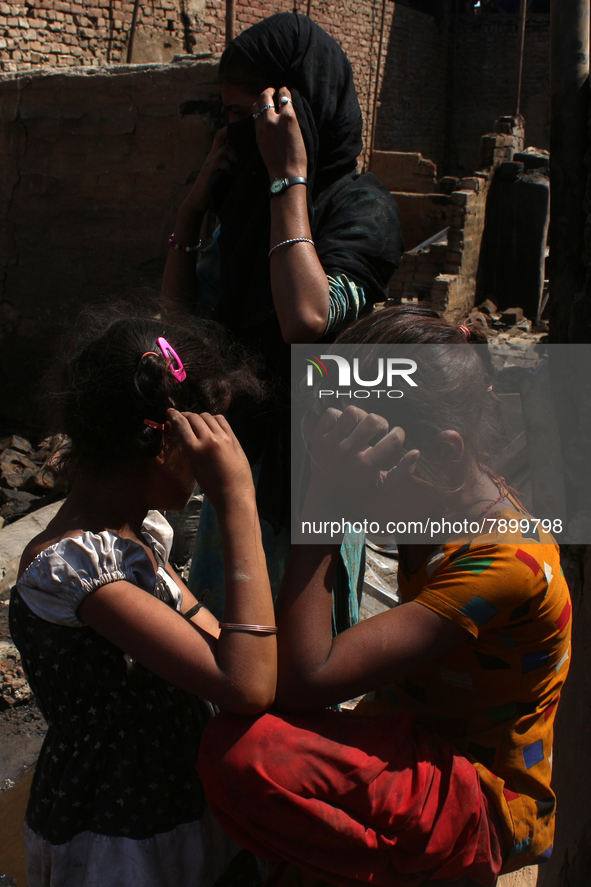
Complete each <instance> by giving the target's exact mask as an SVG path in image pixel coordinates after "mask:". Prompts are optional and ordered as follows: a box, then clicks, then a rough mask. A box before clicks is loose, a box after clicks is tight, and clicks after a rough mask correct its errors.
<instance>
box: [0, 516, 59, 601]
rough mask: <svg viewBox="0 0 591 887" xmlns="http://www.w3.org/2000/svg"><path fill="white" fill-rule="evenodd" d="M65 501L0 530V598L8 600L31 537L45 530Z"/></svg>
mask: <svg viewBox="0 0 591 887" xmlns="http://www.w3.org/2000/svg"><path fill="white" fill-rule="evenodd" d="M62 504H63V502H52V504H51V505H46V506H45V508H40V509H39V510H38V511H34V512H33V513H32V514H27V515H26V516H25V517H23V518H21V519H20V520H17V521H15V523H13V524H10V525H9V526H8V527H3V528H2V529H1V530H0V600H6V598H7V597H8V595H9V594H10V589H11V588H12V586H13V585H14V583H15V581H16V577H17V574H18V567H19V563H20V559H21V555H22V553H23V551H24V550H25V548H26V547H27V545H28V544H29V542H30V541H31V539H33V538H34V537H35V536H37V535H39V533H41V532H43V530H44V529H45V527H46V526H47V524H48V523H49V521H50V520H52V519H53V518H54V517H55V515H56V514H57V512H58V511H59V509H60V508H61V506H62Z"/></svg>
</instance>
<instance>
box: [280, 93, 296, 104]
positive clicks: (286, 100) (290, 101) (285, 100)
mask: <svg viewBox="0 0 591 887" xmlns="http://www.w3.org/2000/svg"><path fill="white" fill-rule="evenodd" d="M288 103H289V104H290V105H293V102H292V100H291V99H288V98H287V96H286V95H284V96H283V97H282V99H281V104H282V105H287V104H288Z"/></svg>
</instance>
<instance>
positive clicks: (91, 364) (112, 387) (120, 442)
mask: <svg viewBox="0 0 591 887" xmlns="http://www.w3.org/2000/svg"><path fill="white" fill-rule="evenodd" d="M159 337H163V338H165V339H166V340H167V341H168V342H169V343H170V345H171V346H172V347H173V348H174V350H175V351H176V352H177V354H178V355H179V357H180V359H181V360H182V363H183V366H184V369H185V371H186V373H187V376H186V379H185V380H184V381H183V382H178V381H177V380H176V379H175V377H174V376H173V374H172V372H171V370H170V363H171V359H170V358H169V357H165V356H164V355H163V354H162V352H161V350H160V347H159V346H158V338H159ZM61 352H62V354H63V357H61V359H60V360H59V362H58V366H57V368H56V370H55V371H54V373H53V374H52V378H51V381H50V384H49V392H48V396H47V399H46V406H47V408H48V410H49V411H50V422H49V424H50V427H51V429H52V430H53V431H54V432H58V433H61V434H65V435H66V436H67V443H66V446H65V447H63V448H62V449H61V452H60V458H59V460H58V461H59V468H60V469H62V470H65V471H67V472H68V473H69V472H71V471H72V470H76V469H79V468H84V469H87V470H90V471H93V472H96V473H102V472H112V471H119V470H124V469H125V468H127V467H129V466H130V465H132V464H133V463H136V462H137V460H138V459H142V458H146V459H150V458H153V457H155V456H157V455H158V453H159V452H160V450H161V448H162V431H160V430H159V429H155V428H151V427H149V426H147V425H145V424H144V420H145V419H150V420H152V421H153V422H156V423H160V424H162V423H164V422H165V421H166V411H167V409H168V408H169V407H174V408H175V409H177V410H180V411H181V412H185V411H190V412H210V413H221V412H225V411H226V410H227V409H228V406H229V405H230V402H231V401H232V400H233V399H234V398H235V397H239V396H250V397H252V398H255V399H257V400H259V399H261V397H262V396H263V393H264V392H263V386H262V384H261V383H260V382H259V381H258V380H257V377H256V375H255V372H254V370H253V368H252V367H253V366H254V367H256V360H254V359H253V358H252V357H251V356H250V355H249V356H248V363H247V357H246V355H245V353H244V352H243V350H242V349H241V347H240V346H238V345H237V344H236V343H234V342H233V341H231V340H230V339H229V338H228V336H227V334H226V333H225V332H224V330H223V329H222V327H220V326H219V325H218V324H216V323H213V322H211V321H207V322H206V321H199V322H197V321H188V322H187V323H186V324H185V325H183V326H174V325H170V324H168V323H165V322H163V321H160V320H154V319H153V318H150V317H142V316H138V315H137V314H135V316H134V314H133V313H132V312H131V311H126V309H125V306H117V307H116V308H111V309H107V310H106V311H97V310H96V309H94V310H92V311H87V312H84V313H83V315H82V316H81V318H80V320H79V322H78V323H77V325H76V328H75V329H74V332H73V334H72V332H70V334H69V336H68V341H67V343H64V344H63V345H62V348H61Z"/></svg>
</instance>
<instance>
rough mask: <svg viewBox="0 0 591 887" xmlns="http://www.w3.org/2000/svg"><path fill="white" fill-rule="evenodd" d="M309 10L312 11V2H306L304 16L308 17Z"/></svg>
mask: <svg viewBox="0 0 591 887" xmlns="http://www.w3.org/2000/svg"><path fill="white" fill-rule="evenodd" d="M311 9H312V0H308V3H307V6H306V15H307V16H309V15H310V10H311Z"/></svg>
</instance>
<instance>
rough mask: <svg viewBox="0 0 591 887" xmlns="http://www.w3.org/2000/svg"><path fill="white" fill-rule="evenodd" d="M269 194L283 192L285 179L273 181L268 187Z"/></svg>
mask: <svg viewBox="0 0 591 887" xmlns="http://www.w3.org/2000/svg"><path fill="white" fill-rule="evenodd" d="M270 191H271V194H281V192H282V191H285V179H273V181H272V182H271V187H270Z"/></svg>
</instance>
